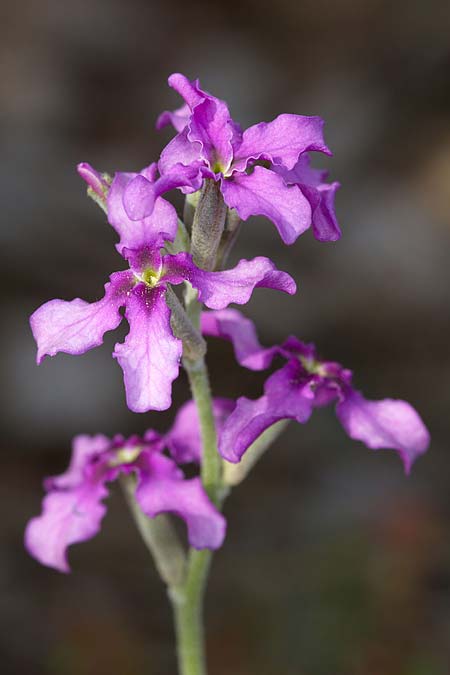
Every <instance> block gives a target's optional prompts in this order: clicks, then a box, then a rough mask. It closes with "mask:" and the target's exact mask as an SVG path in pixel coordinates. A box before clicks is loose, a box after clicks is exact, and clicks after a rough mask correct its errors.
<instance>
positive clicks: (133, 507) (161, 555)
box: [120, 474, 187, 587]
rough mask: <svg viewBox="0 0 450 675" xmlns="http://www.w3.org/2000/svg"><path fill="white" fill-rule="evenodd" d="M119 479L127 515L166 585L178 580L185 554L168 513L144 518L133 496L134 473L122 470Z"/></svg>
mask: <svg viewBox="0 0 450 675" xmlns="http://www.w3.org/2000/svg"><path fill="white" fill-rule="evenodd" d="M120 483H121V486H122V489H123V492H124V495H125V499H126V501H127V503H128V506H129V507H130V511H131V515H132V516H133V518H134V521H135V523H136V526H137V528H138V530H139V532H140V534H141V537H142V539H143V541H144V543H145V545H146V546H147V548H148V550H149V551H150V553H151V554H152V556H153V560H154V561H155V565H156V568H157V570H158V572H159V574H160V576H161V578H162V579H163V581H165V582H166V584H168V586H169V587H170V586H176V585H179V584H181V583H182V582H183V580H184V579H185V578H186V575H187V564H186V563H187V561H186V555H185V552H184V549H183V546H182V545H181V542H180V540H179V538H178V535H177V533H176V532H175V529H174V528H173V525H172V523H171V522H170V520H169V518H168V516H166V515H165V514H160V515H159V516H156V518H148V517H147V516H146V515H144V514H143V513H142V511H141V509H140V507H139V504H138V503H137V501H136V498H135V490H136V480H135V478H134V476H132V475H123V474H122V475H121V476H120Z"/></svg>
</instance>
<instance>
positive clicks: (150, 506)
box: [136, 453, 226, 549]
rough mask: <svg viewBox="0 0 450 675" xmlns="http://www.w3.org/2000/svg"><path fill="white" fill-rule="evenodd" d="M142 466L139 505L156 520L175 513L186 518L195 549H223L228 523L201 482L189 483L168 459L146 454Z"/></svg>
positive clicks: (139, 475) (191, 543)
mask: <svg viewBox="0 0 450 675" xmlns="http://www.w3.org/2000/svg"><path fill="white" fill-rule="evenodd" d="M139 459H140V461H139V462H138V486H137V489H136V501H137V502H138V504H139V506H140V507H141V509H142V511H143V512H144V513H145V514H146V515H147V516H149V517H150V518H154V517H155V516H157V515H158V514H160V513H173V514H175V515H176V516H178V517H180V518H182V519H183V520H184V521H185V523H186V525H187V530H188V539H189V543H190V545H191V546H193V547H194V548H197V549H202V548H210V549H216V548H219V547H220V546H221V545H222V543H223V540H224V537H225V530H226V521H225V518H224V517H223V516H222V514H221V513H219V511H218V510H217V509H216V507H215V506H214V505H213V503H212V502H211V501H210V500H209V498H208V496H207V494H206V492H205V490H204V489H203V486H202V483H201V481H200V479H199V478H192V479H190V480H186V479H185V478H184V476H183V473H182V472H181V471H180V470H178V469H177V468H176V466H175V464H174V463H173V461H172V460H170V459H169V458H168V457H164V456H163V455H159V454H157V453H152V454H150V453H145V454H144V453H143V454H142V456H141V458H139Z"/></svg>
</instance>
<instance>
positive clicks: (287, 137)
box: [233, 114, 331, 171]
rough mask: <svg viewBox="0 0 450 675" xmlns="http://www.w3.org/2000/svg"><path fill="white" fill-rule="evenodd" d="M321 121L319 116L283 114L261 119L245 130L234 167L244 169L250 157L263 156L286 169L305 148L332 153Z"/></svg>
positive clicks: (291, 165)
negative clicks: (270, 118)
mask: <svg viewBox="0 0 450 675" xmlns="http://www.w3.org/2000/svg"><path fill="white" fill-rule="evenodd" d="M323 125H324V121H323V119H322V118H320V117H305V116H304V115H289V114H283V115H279V116H278V117H276V118H275V119H274V120H273V121H272V122H260V123H259V124H255V125H254V126H252V127H249V128H248V129H246V130H245V131H244V133H243V136H242V143H241V145H240V146H239V147H238V148H237V150H236V153H235V158H234V162H233V169H234V170H236V171H245V169H246V168H247V165H248V163H249V161H250V160H258V159H265V160H269V161H270V162H272V163H273V164H281V165H283V166H285V167H286V168H287V169H292V167H293V166H294V165H295V163H296V162H297V160H298V158H299V156H300V155H301V154H302V153H303V152H306V151H308V150H315V151H318V152H324V153H325V154H326V155H331V151H330V150H329V148H328V147H327V145H326V143H325V141H324V138H323Z"/></svg>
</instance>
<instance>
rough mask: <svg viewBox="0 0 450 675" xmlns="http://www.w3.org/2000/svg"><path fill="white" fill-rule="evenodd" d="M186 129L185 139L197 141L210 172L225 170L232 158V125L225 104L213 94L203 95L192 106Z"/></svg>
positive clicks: (233, 131) (192, 141) (233, 132)
mask: <svg viewBox="0 0 450 675" xmlns="http://www.w3.org/2000/svg"><path fill="white" fill-rule="evenodd" d="M187 129H188V134H187V138H188V140H189V141H190V142H191V143H196V142H199V143H201V146H202V151H201V154H202V157H203V158H204V159H205V160H207V161H208V162H209V164H210V168H211V169H212V171H213V172H215V173H218V172H219V173H220V172H223V173H225V172H226V171H228V169H229V168H230V165H231V161H232V159H233V147H232V141H233V138H234V134H235V127H234V126H233V121H232V119H231V116H230V112H229V110H228V107H227V105H226V103H225V102H224V101H221V100H220V99H218V98H215V97H208V98H206V99H205V100H204V101H202V102H201V103H199V104H198V105H197V106H196V107H195V108H194V110H193V112H192V115H191V118H190V120H189V124H188V127H187ZM215 165H218V166H217V169H216V168H215Z"/></svg>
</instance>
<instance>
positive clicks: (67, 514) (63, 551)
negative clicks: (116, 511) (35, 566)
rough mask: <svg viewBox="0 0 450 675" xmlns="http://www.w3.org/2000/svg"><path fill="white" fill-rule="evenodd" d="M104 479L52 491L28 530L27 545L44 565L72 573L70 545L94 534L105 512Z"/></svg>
mask: <svg viewBox="0 0 450 675" xmlns="http://www.w3.org/2000/svg"><path fill="white" fill-rule="evenodd" d="M107 494H108V491H107V489H106V488H105V486H104V484H103V481H95V480H90V481H86V482H84V483H81V484H80V485H77V486H76V487H73V488H70V489H67V490H55V491H52V492H50V493H49V494H48V495H47V496H46V497H45V498H44V500H43V510H42V514H41V515H40V516H38V517H37V518H32V520H30V522H29V523H28V525H27V528H26V531H25V547H26V548H27V550H28V552H29V553H30V554H31V555H32V556H33V557H34V558H36V560H39V562H40V563H42V564H43V565H47V566H48V567H53V568H54V569H57V570H59V571H60V572H69V571H70V568H69V564H68V562H67V547H68V546H70V545H71V544H75V543H77V542H80V541H86V540H87V539H91V538H92V537H94V536H95V535H96V534H97V532H98V531H99V529H100V523H101V521H102V518H103V516H104V515H105V512H106V506H105V505H104V504H103V503H102V499H103V498H104V497H106V495H107Z"/></svg>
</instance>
